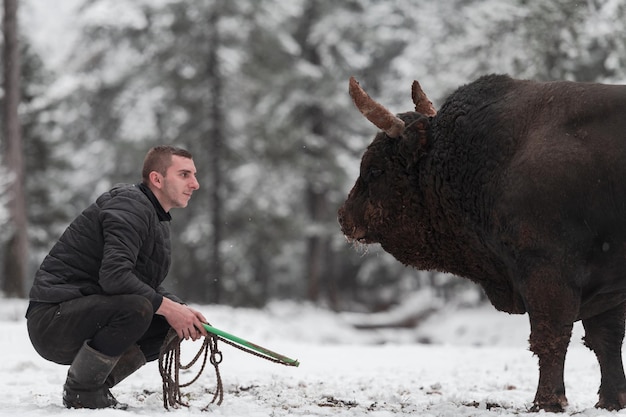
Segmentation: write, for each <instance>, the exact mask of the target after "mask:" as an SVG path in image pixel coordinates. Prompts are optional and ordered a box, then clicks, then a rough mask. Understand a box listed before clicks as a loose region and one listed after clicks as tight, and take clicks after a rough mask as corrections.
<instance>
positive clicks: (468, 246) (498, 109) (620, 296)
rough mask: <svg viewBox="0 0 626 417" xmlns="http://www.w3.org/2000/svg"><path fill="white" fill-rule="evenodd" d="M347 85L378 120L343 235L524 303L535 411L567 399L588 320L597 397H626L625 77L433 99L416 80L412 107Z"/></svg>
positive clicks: (623, 400)
mask: <svg viewBox="0 0 626 417" xmlns="http://www.w3.org/2000/svg"><path fill="white" fill-rule="evenodd" d="M349 90H350V95H351V97H352V99H353V101H354V103H355V105H356V107H357V108H358V109H359V110H360V111H361V113H362V114H363V115H364V116H366V118H367V119H368V120H369V121H370V122H372V123H373V124H374V125H375V126H376V127H378V129H380V130H381V131H380V132H379V133H378V134H377V135H376V137H375V138H374V140H373V142H372V143H371V144H370V145H369V146H368V148H367V150H366V151H365V153H364V155H363V157H362V160H361V165H360V174H359V177H358V179H357V180H356V183H355V185H354V187H353V188H352V190H351V191H350V193H349V195H348V197H347V199H346V201H345V203H344V204H343V205H342V206H341V208H340V209H339V212H338V221H339V223H340V225H341V230H342V232H343V234H344V235H345V236H346V237H347V239H348V240H350V241H352V242H356V243H360V244H373V243H379V244H380V245H381V247H382V248H383V249H384V250H385V251H386V252H388V253H390V254H391V255H393V256H394V257H395V258H396V259H397V260H399V261H400V262H402V263H403V264H405V265H410V266H413V267H415V268H417V269H420V270H437V271H442V272H450V273H452V274H455V275H458V276H461V277H465V278H468V279H470V280H471V281H473V282H475V283H477V284H479V285H480V286H481V287H482V288H483V290H484V292H485V294H486V296H487V297H488V298H489V300H490V301H491V303H492V304H493V306H494V307H495V308H496V309H497V310H500V311H504V312H507V313H511V314H526V313H527V314H528V317H529V321H530V337H529V347H530V350H531V351H532V352H533V354H534V355H535V356H536V357H537V358H538V365H539V381H538V386H537V391H536V395H535V398H534V400H533V405H532V409H531V410H533V411H539V410H546V411H551V412H561V411H563V409H564V407H565V406H566V405H567V397H566V394H565V385H564V376H563V369H564V363H565V356H566V351H567V348H568V345H569V342H570V338H571V333H572V327H573V323H574V322H576V321H579V320H580V321H582V324H583V327H584V331H585V336H584V339H583V340H584V343H585V345H586V346H587V347H589V348H590V349H591V350H592V351H593V352H594V353H595V355H596V357H597V360H598V363H599V365H600V371H601V381H600V388H599V391H598V396H599V400H598V402H597V404H596V407H598V408H604V409H608V410H618V409H622V408H624V407H625V406H626V379H625V377H624V367H623V364H622V353H621V346H622V342H623V338H624V320H625V315H626V184H624V181H625V179H626V86H620V85H604V84H597V83H576V82H569V81H556V82H534V81H529V80H516V79H513V78H511V77H509V76H506V75H486V76H483V77H481V78H479V79H477V80H476V81H474V82H472V83H469V84H467V85H464V86H462V87H460V88H458V89H457V90H456V91H455V92H454V93H452V94H451V95H450V96H448V98H447V99H446V100H445V101H444V104H443V105H442V106H441V108H440V109H439V111H437V110H436V109H435V108H434V106H433V104H432V103H431V102H430V100H428V98H427V96H426V94H424V92H423V90H422V89H421V87H420V85H419V83H417V82H415V83H414V84H413V89H412V97H413V102H414V104H415V111H409V112H406V113H401V114H397V115H396V114H393V113H392V112H390V111H389V110H387V109H386V108H385V107H384V106H383V105H381V104H379V103H377V102H376V101H374V100H373V99H372V98H371V97H370V96H369V95H368V94H367V93H366V92H365V91H364V90H363V89H362V88H361V87H360V86H359V84H358V82H357V81H356V80H355V79H354V78H351V79H350V88H349Z"/></svg>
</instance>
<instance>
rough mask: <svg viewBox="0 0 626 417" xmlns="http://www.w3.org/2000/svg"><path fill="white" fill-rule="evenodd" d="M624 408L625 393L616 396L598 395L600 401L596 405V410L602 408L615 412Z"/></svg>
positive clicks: (625, 402) (625, 404)
mask: <svg viewBox="0 0 626 417" xmlns="http://www.w3.org/2000/svg"><path fill="white" fill-rule="evenodd" d="M625 407H626V392H621V393H619V394H617V395H606V396H605V395H600V400H599V401H598V403H597V404H596V408H602V409H604V410H608V411H617V410H621V409H623V408H625Z"/></svg>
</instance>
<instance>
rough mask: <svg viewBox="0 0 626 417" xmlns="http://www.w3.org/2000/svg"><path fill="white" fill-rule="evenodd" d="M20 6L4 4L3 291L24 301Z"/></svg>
mask: <svg viewBox="0 0 626 417" xmlns="http://www.w3.org/2000/svg"><path fill="white" fill-rule="evenodd" d="M17 2H18V0H4V22H3V32H4V51H3V63H4V92H5V97H4V114H3V118H4V120H3V121H4V123H3V125H4V137H5V143H4V153H3V156H4V164H5V166H6V168H7V169H8V171H9V172H10V174H11V176H12V177H11V182H10V185H9V187H8V190H7V191H8V193H9V196H10V198H9V204H8V209H9V215H10V219H11V231H10V233H11V234H10V238H9V239H8V241H7V246H6V250H5V254H4V255H5V257H4V271H3V275H4V279H3V286H2V289H3V291H4V293H5V295H6V296H10V297H24V295H25V293H24V281H25V277H26V265H27V258H28V238H27V231H28V222H27V217H26V203H25V192H24V157H23V152H22V131H21V124H20V119H19V114H18V107H19V104H20V100H21V97H20V51H19V42H18V36H17Z"/></svg>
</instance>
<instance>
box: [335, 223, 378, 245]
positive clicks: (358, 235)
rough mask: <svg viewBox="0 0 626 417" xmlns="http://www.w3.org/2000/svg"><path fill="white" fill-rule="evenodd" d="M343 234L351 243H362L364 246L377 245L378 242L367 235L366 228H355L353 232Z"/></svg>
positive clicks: (344, 231)
mask: <svg viewBox="0 0 626 417" xmlns="http://www.w3.org/2000/svg"><path fill="white" fill-rule="evenodd" d="M343 234H344V236H345V237H346V239H347V240H348V241H349V242H354V243H360V244H363V245H369V244H370V243H376V240H375V239H373V238H372V236H370V235H368V234H367V229H366V228H358V227H353V228H352V230H343Z"/></svg>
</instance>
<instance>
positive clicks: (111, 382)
mask: <svg viewBox="0 0 626 417" xmlns="http://www.w3.org/2000/svg"><path fill="white" fill-rule="evenodd" d="M145 364H146V357H145V356H144V354H143V352H142V351H141V349H140V348H139V346H137V345H133V346H132V347H131V348H130V349H128V350H127V351H126V352H124V353H123V354H122V356H121V357H120V359H119V361H117V364H116V365H115V367H114V368H113V370H112V371H111V373H110V374H109V376H108V377H107V379H106V381H105V385H106V387H107V388H113V387H114V386H116V385H117V384H119V383H120V382H122V380H124V379H126V377H128V376H129V375H131V374H132V373H134V372H135V371H136V370H137V369H139V368H141V367H142V366H144V365H145Z"/></svg>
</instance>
